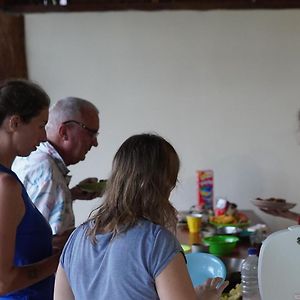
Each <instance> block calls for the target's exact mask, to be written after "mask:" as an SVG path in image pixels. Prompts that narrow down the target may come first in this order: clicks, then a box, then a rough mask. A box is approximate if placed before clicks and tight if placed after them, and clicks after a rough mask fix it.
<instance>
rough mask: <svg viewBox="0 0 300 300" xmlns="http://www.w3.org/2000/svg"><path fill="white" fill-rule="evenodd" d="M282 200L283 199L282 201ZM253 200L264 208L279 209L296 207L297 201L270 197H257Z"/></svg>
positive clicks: (256, 204) (259, 206)
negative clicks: (292, 201) (291, 201)
mask: <svg viewBox="0 0 300 300" xmlns="http://www.w3.org/2000/svg"><path fill="white" fill-rule="evenodd" d="M280 200H281V201H280ZM251 202H252V203H253V204H254V205H255V206H257V207H258V208H262V209H278V210H288V209H291V208H293V207H295V206H296V205H297V204H296V203H290V202H286V201H285V200H283V199H276V198H269V199H260V198H258V199H255V200H251Z"/></svg>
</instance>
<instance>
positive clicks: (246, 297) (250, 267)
mask: <svg viewBox="0 0 300 300" xmlns="http://www.w3.org/2000/svg"><path fill="white" fill-rule="evenodd" d="M257 265H258V257H257V250H256V248H249V249H248V256H247V258H246V259H245V260H244V261H243V263H242V268H241V277H242V291H243V300H260V294H259V289H258V273H257Z"/></svg>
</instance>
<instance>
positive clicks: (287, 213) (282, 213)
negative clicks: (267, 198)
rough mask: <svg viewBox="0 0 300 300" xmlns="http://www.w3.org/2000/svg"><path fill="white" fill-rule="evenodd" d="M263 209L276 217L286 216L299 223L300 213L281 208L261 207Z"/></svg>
mask: <svg viewBox="0 0 300 300" xmlns="http://www.w3.org/2000/svg"><path fill="white" fill-rule="evenodd" d="M260 210H261V211H263V212H265V213H267V214H269V215H272V216H275V217H281V218H285V219H289V220H292V221H295V222H297V223H298V224H299V222H300V214H298V213H296V212H293V211H290V210H280V209H264V208H260Z"/></svg>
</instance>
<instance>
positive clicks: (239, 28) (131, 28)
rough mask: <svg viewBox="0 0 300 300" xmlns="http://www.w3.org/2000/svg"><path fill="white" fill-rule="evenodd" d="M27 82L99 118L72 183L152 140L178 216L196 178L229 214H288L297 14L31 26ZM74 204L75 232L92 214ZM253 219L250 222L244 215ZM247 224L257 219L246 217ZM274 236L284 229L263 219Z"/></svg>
mask: <svg viewBox="0 0 300 300" xmlns="http://www.w3.org/2000/svg"><path fill="white" fill-rule="evenodd" d="M25 20H26V42H27V54H28V67H29V76H30V77H31V78H32V79H34V80H37V81H39V82H40V83H41V84H42V85H43V86H44V87H45V88H46V90H47V91H48V92H49V94H50V96H51V97H52V99H53V101H55V100H56V99H58V98H59V97H63V96H67V95H76V96H80V97H86V98H88V99H91V100H92V101H94V103H95V104H96V105H97V106H98V107H99V109H100V111H101V134H100V146H99V148H98V149H96V150H93V151H92V152H91V153H90V155H89V156H88V157H87V159H86V161H85V162H82V163H80V164H79V165H77V166H74V167H73V168H72V171H73V174H74V176H73V183H76V181H77V180H79V179H81V178H83V177H85V176H99V177H100V178H105V177H107V175H108V173H109V170H110V166H111V160H112V157H113V154H114V152H115V151H116V149H117V148H118V146H119V145H120V144H121V142H122V141H123V140H124V139H125V138H127V137H128V136H130V135H132V134H135V133H139V132H145V131H155V132H158V133H160V134H161V135H163V136H164V137H166V138H167V139H169V140H170V141H171V142H172V143H173V145H174V146H175V147H176V149H177V150H178V153H179V155H180V157H181V162H182V168H181V172H180V178H179V179H180V184H179V185H178V187H177V189H176V190H175V191H174V193H172V201H173V202H174V204H175V206H176V207H177V208H178V209H187V208H189V207H190V206H191V205H192V204H194V203H195V202H196V199H197V197H196V176H195V171H196V170H197V169H205V168H212V169H213V170H214V172H215V196H217V197H218V196H223V197H227V198H228V199H229V200H231V201H234V202H236V203H237V204H238V206H239V208H244V209H245V208H253V209H255V210H256V208H254V207H253V206H252V204H251V203H250V200H251V199H254V198H255V197H257V196H261V197H269V196H276V197H284V198H286V199H288V200H289V201H290V202H297V203H298V207H296V209H298V211H300V168H299V166H300V146H299V141H300V139H297V110H298V109H299V108H300V11H298V10H294V11H290V10H285V11H276V10H273V11H271V10H270V11H264V10H260V11H207V12H200V11H170V12H168V11H163V12H111V13H110V12H106V13H81V14H76V13H70V14H32V15H27V16H26V18H25ZM98 203H99V202H98V200H97V201H92V202H90V203H85V202H84V203H76V205H75V211H76V218H77V224H78V223H80V222H82V221H83V220H85V218H86V217H87V215H88V213H89V212H90V210H91V209H92V208H93V207H95V206H96V205H97V204H98ZM256 211H257V210H256ZM258 213H259V212H258ZM261 216H262V217H264V218H265V221H266V222H267V223H268V224H269V225H270V226H271V227H272V228H273V229H278V228H282V227H285V226H287V225H288V224H291V223H289V222H285V221H283V220H280V219H275V218H272V217H265V215H264V214H261Z"/></svg>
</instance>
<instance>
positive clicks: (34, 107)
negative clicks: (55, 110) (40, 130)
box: [0, 79, 50, 125]
mask: <svg viewBox="0 0 300 300" xmlns="http://www.w3.org/2000/svg"><path fill="white" fill-rule="evenodd" d="M49 105H50V98H49V96H48V95H47V93H46V92H45V91H44V90H43V89H42V88H41V87H40V86H39V85H38V84H36V83H33V82H31V81H28V80H22V79H15V80H7V81H4V82H2V83H0V125H1V124H2V123H3V121H4V119H5V118H6V117H8V116H12V115H18V116H19V117H20V118H21V120H22V121H23V122H24V123H28V122H29V121H30V120H31V119H32V118H33V117H35V116H37V115H38V114H39V113H40V112H41V110H43V109H45V108H47V107H49Z"/></svg>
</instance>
